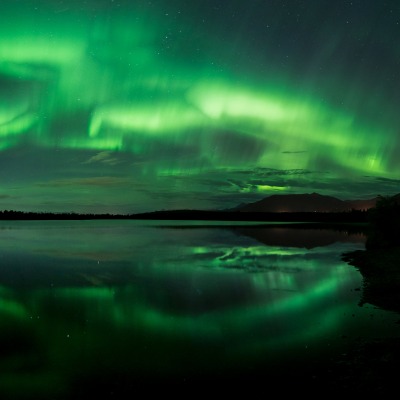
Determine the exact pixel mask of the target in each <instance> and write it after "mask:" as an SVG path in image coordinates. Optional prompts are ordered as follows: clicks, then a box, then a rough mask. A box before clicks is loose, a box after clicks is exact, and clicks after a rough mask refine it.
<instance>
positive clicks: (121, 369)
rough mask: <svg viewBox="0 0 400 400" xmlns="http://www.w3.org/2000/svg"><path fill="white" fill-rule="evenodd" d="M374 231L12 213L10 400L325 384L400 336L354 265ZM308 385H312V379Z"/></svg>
mask: <svg viewBox="0 0 400 400" xmlns="http://www.w3.org/2000/svg"><path fill="white" fill-rule="evenodd" d="M365 240H366V238H365V236H364V235H363V234H362V233H361V232H359V233H349V232H346V231H334V230H327V229H317V228H315V229H303V228H301V227H300V226H299V227H297V228H291V227H287V226H285V225H284V224H282V225H280V226H268V225H265V224H263V225H258V224H256V223H228V222H223V223H219V222H215V221H214V222H194V221H191V222H182V221H175V222H174V221H133V220H132V221H129V220H120V221H118V220H109V221H107V220H92V221H1V222H0V344H1V347H0V351H1V356H0V371H1V374H0V398H2V399H8V398H13V399H14V398H21V399H22V398H23V399H28V398H41V399H50V398H51V399H58V398H60V399H61V398H63V399H64V398H77V397H76V396H86V395H93V394H97V395H100V394H101V395H104V396H105V397H109V398H116V397H114V396H118V395H121V394H122V393H126V392H134V391H135V390H136V389H137V387H139V386H141V385H146V387H148V388H149V390H150V389H151V387H152V386H151V385H152V384H154V385H164V386H165V385H169V384H171V385H177V386H179V387H185V386H187V387H189V385H190V387H191V388H196V387H197V388H201V387H202V388H203V389H204V387H205V386H204V385H207V384H208V383H211V382H213V383H219V384H220V387H225V388H226V387H230V388H232V387H235V385H238V384H239V383H241V384H242V386H243V385H244V384H247V383H249V384H250V385H251V384H258V385H259V386H260V385H262V386H263V387H265V388H268V391H271V390H273V389H274V388H275V389H276V388H279V390H281V391H282V390H283V391H284V389H285V387H286V386H287V385H289V386H290V385H292V384H296V385H300V386H301V385H303V386H304V387H306V388H308V387H311V386H312V385H314V386H316V387H318V385H319V384H321V385H322V384H323V383H324V379H325V378H324V376H325V375H326V374H327V373H329V368H330V365H331V362H332V361H333V360H334V359H335V357H336V356H337V355H338V354H341V353H343V352H346V351H347V349H348V348H349V346H351V345H352V343H354V341H358V340H363V339H368V338H374V337H386V336H387V337H391V336H398V335H399V329H400V327H399V324H396V322H397V321H398V320H399V317H398V315H397V314H394V313H390V312H387V311H384V310H379V309H377V308H375V307H373V306H369V305H368V304H364V305H363V306H362V307H361V306H359V301H360V296H361V292H362V277H361V275H360V273H359V272H358V271H357V270H356V268H354V267H352V266H350V265H348V264H346V263H345V262H343V261H342V260H341V255H342V254H343V253H344V252H347V251H351V250H356V249H364V246H365ZM300 386H299V387H300Z"/></svg>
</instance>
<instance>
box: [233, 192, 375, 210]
mask: <svg viewBox="0 0 400 400" xmlns="http://www.w3.org/2000/svg"><path fill="white" fill-rule="evenodd" d="M376 200H377V197H375V198H372V199H368V200H340V199H338V198H336V197H332V196H324V195H321V194H318V193H305V194H286V195H272V196H269V197H266V198H264V199H262V200H259V201H256V202H255V203H249V204H246V205H241V206H238V207H235V209H234V210H235V211H240V212H274V213H275V212H343V211H351V210H367V209H369V208H372V207H374V206H375V204H376Z"/></svg>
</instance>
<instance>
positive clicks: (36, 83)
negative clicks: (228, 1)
mask: <svg viewBox="0 0 400 400" xmlns="http://www.w3.org/2000/svg"><path fill="white" fill-rule="evenodd" d="M239 2H240V1H239ZM3 3H4V4H3ZM3 3H2V13H1V16H0V151H1V152H8V154H10V155H12V154H13V153H14V152H18V151H19V149H21V148H24V149H31V150H30V151H31V152H32V158H35V157H36V158H38V159H41V158H42V157H43V153H46V154H51V153H52V152H53V151H54V150H57V151H60V152H62V158H58V157H57V158H55V159H53V158H51V157H47V156H46V160H45V162H46V163H48V165H47V167H46V168H43V169H42V170H40V171H38V173H37V174H32V175H29V178H28V175H27V174H25V173H24V169H25V168H29V167H28V165H32V162H31V161H30V164H29V163H28V161H22V162H21V163H20V164H18V165H16V166H15V167H13V168H12V172H10V173H9V176H10V180H11V179H12V180H13V182H14V183H16V184H14V185H13V186H11V185H10V186H9V187H8V186H5V187H4V190H5V191H11V190H12V191H13V193H14V194H15V199H17V200H16V203H9V204H10V205H13V206H14V205H15V206H18V207H19V208H21V209H30V208H31V207H32V206H34V207H36V208H45V204H47V207H50V209H52V210H61V209H65V207H69V208H72V209H76V211H79V210H82V209H84V208H89V209H92V210H93V209H96V210H100V209H101V210H102V211H110V210H111V211H113V210H120V211H126V210H127V209H130V211H132V208H133V207H134V208H135V211H142V210H143V211H145V210H148V209H154V208H160V207H161V208H170V207H174V206H184V207H202V208H210V207H214V208H215V207H222V206H226V205H227V203H228V202H230V203H232V204H230V205H232V206H233V205H236V204H238V203H240V202H242V201H243V199H244V201H248V200H252V199H254V200H256V199H259V198H260V197H262V196H265V195H268V194H273V193H275V192H276V191H287V192H290V193H293V192H305V191H307V192H310V191H317V192H325V193H326V194H331V195H337V193H335V192H336V191H337V190H340V193H343V191H342V189H343V185H345V186H346V188H347V189H346V193H343V196H346V195H347V196H346V197H359V196H364V195H365V196H366V195H367V194H365V193H364V192H366V191H367V192H368V193H369V192H371V191H376V189H377V188H375V187H374V186H371V185H370V182H371V179H372V180H373V179H374V178H382V177H383V178H387V179H397V177H398V176H399V173H400V165H399V163H398V161H397V160H398V157H397V156H396V152H397V151H398V150H397V149H398V145H397V141H398V134H397V133H398V126H399V121H398V114H397V112H396V110H394V108H393V107H394V106H393V104H396V103H397V102H396V100H395V99H396V96H397V95H396V93H398V90H396V87H395V84H393V85H391V86H390V85H389V84H388V83H387V81H386V80H385V81H384V80H383V78H382V77H383V76H385V77H386V78H387V79H389V78H390V77H391V76H394V75H395V73H390V72H389V71H390V70H391V68H393V71H396V73H397V63H394V64H393V62H391V61H390V60H392V59H391V58H390V57H392V58H393V59H394V57H395V56H396V54H397V53H396V52H394V51H393V50H394V49H392V46H391V45H390V44H387V43H386V41H385V40H386V39H387V35H386V33H385V32H379V33H376V34H377V35H378V36H380V37H381V41H382V42H381V43H386V44H385V46H387V47H386V48H385V49H386V50H385V51H386V53H385V54H388V60H387V63H388V64H387V69H388V72H387V74H386V73H382V74H381V75H379V76H380V79H376V78H375V77H376V76H377V75H376V72H375V69H374V68H376V67H377V66H373V65H371V66H369V63H368V62H366V63H364V64H362V65H358V64H357V63H356V65H354V66H353V65H348V63H350V64H351V61H348V57H336V53H337V52H339V53H340V51H341V49H342V48H343V52H344V53H343V54H353V53H354V54H357V51H355V52H353V47H356V48H358V46H359V42H358V40H356V39H354V38H353V37H352V36H350V38H347V39H348V40H347V41H345V42H342V39H341V38H342V36H341V35H342V34H344V32H346V29H345V28H346V27H340V28H339V27H337V26H336V23H337V21H336V20H333V19H332V20H331V19H330V18H328V19H329V21H325V22H324V18H326V16H324V18H322V19H321V18H315V22H314V23H313V26H314V24H315V26H320V24H322V25H321V29H320V30H316V31H315V32H314V33H315V43H316V44H318V43H319V45H317V47H315V48H314V49H313V51H310V52H308V53H307V52H306V53H305V54H304V57H301V56H300V55H298V54H297V50H296V48H297V47H295V48H291V47H290V46H289V47H290V48H287V49H286V50H285V51H284V50H283V49H284V48H285V46H284V44H283V43H286V42H285V38H286V37H287V35H289V37H296V38H297V37H302V35H298V34H294V33H290V30H289V31H288V32H286V31H282V29H283V28H281V24H280V23H278V22H277V24H278V25H277V27H276V29H274V30H269V29H267V28H265V19H266V15H268V17H269V18H272V19H275V20H276V21H280V20H284V19H285V18H290V17H289V16H286V14H285V17H284V16H283V15H281V14H280V13H279V10H269V11H268V12H267V14H265V15H264V14H263V11H262V10H264V8H267V9H269V7H270V6H269V5H263V6H262V7H261V8H262V10H261V13H260V15H258V13H257V12H256V7H255V6H254V5H252V4H250V5H249V6H248V12H249V15H251V18H250V20H251V21H252V22H251V23H250V25H249V26H247V28H248V29H245V28H243V31H242V32H241V34H240V35H239V36H238V38H240V39H237V40H236V39H235V40H232V37H231V36H230V35H231V34H232V33H231V25H229V29H228V26H225V25H224V24H225V22H224V23H222V21H219V22H218V23H217V22H216V21H215V20H214V19H213V18H214V17H211V14H209V12H210V10H208V9H207V7H204V8H202V9H201V10H199V9H197V8H196V6H194V5H192V6H190V7H189V6H188V5H187V4H186V3H184V2H180V1H176V2H173V3H174V4H170V5H169V6H168V10H166V9H164V8H163V7H161V5H158V6H155V5H152V4H151V3H148V4H147V3H146V4H136V3H135V2H134V3H132V2H122V3H118V5H115V4H110V3H111V2H101V5H96V3H95V2H89V3H85V4H80V3H79V2H75V1H73V2H71V3H70V4H68V6H66V7H65V8H63V7H61V6H59V5H58V3H57V4H52V3H51V2H47V1H44V0H42V1H39V2H38V4H36V3H35V2H32V1H31V0H21V1H19V2H14V1H11V0H5V1H4V2H3ZM103 3H104V4H103ZM187 7H189V8H192V7H193V8H196V11H195V12H188V9H187ZM294 7H295V6H294ZM296 7H297V6H296ZM309 7H310V12H311V11H312V12H314V13H317V14H318V12H319V11H318V10H319V9H320V7H322V6H321V5H320V3H317V2H312V4H311V5H309ZM377 7H378V6H377ZM184 10H186V11H184ZM321 12H322V11H321ZM213 13H214V11H213ZM276 13H277V14H279V15H276ZM300 14H301V13H300ZM300 14H299V15H300ZM213 15H214V14H213ZM261 15H263V17H261ZM274 15H275V17H273V16H274ZM371 15H372V14H371ZM209 18H211V21H209V24H207V21H208V19H209ZM267 19H268V18H267ZM202 21H203V22H202ZM296 23H298V24H300V26H303V25H301V24H302V22H301V21H300V20H299V21H297V22H296ZM357 23H359V24H360V26H359V29H356V31H357V32H369V30H370V24H366V22H363V21H359V22H357ZM364 23H365V25H364ZM324 24H326V26H325V25H324ZM245 25H246V23H245ZM267 25H268V24H267ZM282 26H286V25H285V24H282ZM288 26H293V24H292V23H290V24H288ZM322 26H323V28H322ZM327 27H331V28H332V29H328V28H327ZM252 29H256V30H260V31H259V32H258V33H257V34H255V35H254V36H252V34H251V32H252ZM308 29H309V28H308V25H307V29H306V31H308ZM327 30H328V31H333V32H336V33H337V34H336V35H329V36H326V33H325V32H326V31H327ZM362 37H363V40H367V38H368V37H369V36H368V35H367V34H365V35H364V36H362ZM390 40H391V39H390ZM282 41H283V43H282ZM313 41H314V39H313ZM313 41H310V40H307V41H306V42H305V43H304V46H305V48H309V46H311V47H312V46H313V45H312V43H313ZM390 43H391V41H390ZM322 44H323V45H322ZM282 46H283V47H282ZM299 48H301V45H300V44H299ZM374 48H375V47H374V46H372V47H371V49H370V47H369V43H365V50H363V51H365V56H366V57H367V59H368V57H370V59H371V53H370V52H372V54H373V55H375V50H374ZM309 50H310V49H309ZM282 52H283V53H285V52H286V53H287V55H286V56H284V55H283V53H282ZM346 52H347V53H346ZM389 55H390V57H389ZM264 57H266V58H265V59H264ZM330 59H332V60H335V61H334V62H332V65H330V63H328V61H327V60H330ZM374 59H376V57H374ZM353 61H354V60H353ZM371 64H372V63H371ZM392 64H393V65H392ZM352 67H354V69H353V68H352ZM344 71H347V72H346V73H344ZM350 71H351V73H350ZM357 71H359V75H357V74H358V73H357ZM371 71H373V74H372V75H373V76H374V79H373V80H372V78H371V76H372V75H371ZM102 151H111V152H115V153H119V154H121V155H123V157H124V159H123V160H122V161H121V162H116V163H114V164H112V165H111V164H110V165H108V167H109V168H108V171H107V172H105V171H104V166H105V163H102V164H101V162H100V163H97V164H101V166H102V167H103V168H102V169H103V170H102V171H100V170H99V168H96V167H97V166H100V165H96V163H87V162H85V161H87V160H88V159H91V158H92V157H95V156H96V152H102ZM84 155H85V156H87V158H86V160H84V159H82V158H83V157H84ZM115 157H116V158H118V155H116V156H115ZM57 160H59V161H60V163H59V164H58V165H56V164H57V162H56V161H57ZM73 160H74V161H73ZM77 160H80V161H79V163H78V162H77ZM74 163H75V165H72V164H74ZM34 165H36V164H34ZM78 166H79V167H78ZM257 169H259V170H262V169H270V170H274V171H276V175H271V174H270V175H267V176H263V175H262V174H261V175H260V176H257V177H255V178H254V180H255V181H256V182H252V178H253V177H254V174H255V171H256V170H257ZM237 171H241V172H246V173H247V175H246V176H243V175H242V176H240V177H239V178H238V176H237ZM286 171H304V172H308V173H310V172H312V173H314V175H313V176H311V175H309V176H305V175H304V174H303V175H298V176H294V175H290V174H286ZM11 175H12V176H11ZM104 175H107V176H118V177H126V178H127V179H131V180H132V181H134V182H136V183H137V185H136V186H133V185H132V186H131V188H130V189H129V194H128V191H127V189H126V188H124V189H122V188H121V189H118V190H115V191H114V192H112V193H111V192H110V193H108V194H107V198H106V199H104V201H103V202H102V203H100V202H99V203H98V204H95V203H93V201H92V198H91V197H90V194H89V193H88V192H87V193H86V194H83V192H82V195H81V196H77V195H75V197H74V198H72V197H71V198H70V201H69V203H63V201H62V199H63V198H65V197H66V196H69V192H68V191H67V190H66V189H65V188H63V187H62V186H61V185H59V186H57V190H56V189H55V188H53V190H50V189H49V190H48V191H45V190H44V189H43V191H42V193H43V199H42V200H44V199H46V202H45V201H40V199H39V198H38V199H37V201H36V202H35V203H34V204H32V203H31V204H28V200H25V201H24V200H22V199H23V198H25V199H28V198H32V197H34V196H39V193H38V192H37V191H36V189H37V185H41V184H43V183H46V182H54V181H55V180H57V179H64V178H65V177H67V176H68V177H70V178H71V179H74V178H77V177H79V176H92V177H98V176H104ZM366 177H368V179H367V178H366ZM227 181H229V182H235V184H233V183H232V184H231V186H230V187H229V188H224V191H223V193H221V192H219V191H218V193H217V194H216V195H215V197H213V198H212V197H210V196H208V198H207V196H199V195H198V194H199V193H216V192H217V191H216V187H217V188H220V187H221V186H220V184H221V182H227ZM343 182H345V183H343ZM353 182H361V183H360V185H359V187H355V185H353V184H352V183H353ZM379 183H380V185H381V186H380V187H382V189H384V190H389V189H392V186H393V185H392V184H391V181H387V180H386V181H385V180H382V179H380V180H379ZM235 185H236V186H235ZM42 188H43V186H42ZM75 189H76V191H77V192H78V189H79V187H75ZM353 192H357V193H353ZM177 193H179V196H176V194H177ZM325 193H322V194H325ZM352 193H353V196H351V194H352ZM375 195H376V193H375ZM124 196H126V199H128V198H131V199H134V200H136V201H134V204H132V202H130V203H129V202H128V201H126V200H124V201H123V202H121V201H120V200H119V199H121V198H122V197H124ZM49 198H52V201H49V202H48V201H47V199H49ZM178 198H180V199H181V200H177V199H178ZM41 204H42V205H41ZM5 206H7V204H6V205H5Z"/></svg>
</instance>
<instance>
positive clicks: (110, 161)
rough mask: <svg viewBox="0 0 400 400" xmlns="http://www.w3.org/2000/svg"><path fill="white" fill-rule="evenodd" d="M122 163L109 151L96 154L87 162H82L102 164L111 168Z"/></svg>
mask: <svg viewBox="0 0 400 400" xmlns="http://www.w3.org/2000/svg"><path fill="white" fill-rule="evenodd" d="M122 162H123V161H122V160H120V159H119V158H118V157H117V155H116V154H115V153H113V152H111V151H101V152H100V153H97V154H96V155H94V156H92V157H90V158H89V159H88V160H86V161H84V162H83V163H82V164H93V163H102V164H107V165H111V166H112V165H117V164H121V163H122Z"/></svg>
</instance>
